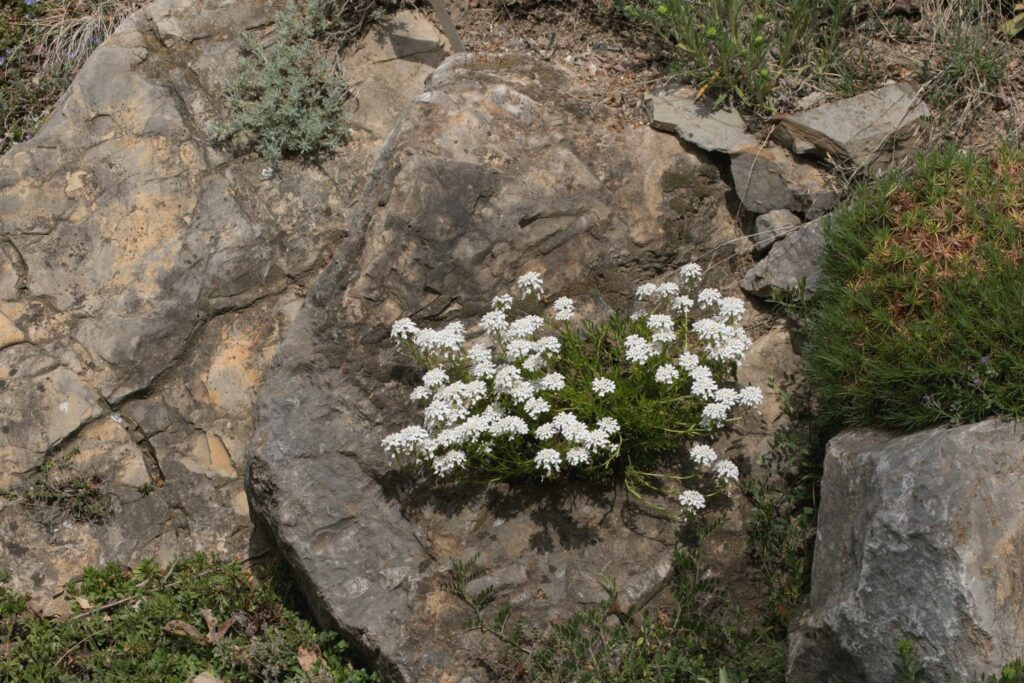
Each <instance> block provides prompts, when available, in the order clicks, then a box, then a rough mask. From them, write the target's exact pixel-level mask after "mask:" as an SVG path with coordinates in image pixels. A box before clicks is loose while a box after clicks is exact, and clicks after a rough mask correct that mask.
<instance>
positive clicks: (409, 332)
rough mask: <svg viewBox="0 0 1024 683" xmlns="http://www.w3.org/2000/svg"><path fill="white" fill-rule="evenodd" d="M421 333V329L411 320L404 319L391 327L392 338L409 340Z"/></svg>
mask: <svg viewBox="0 0 1024 683" xmlns="http://www.w3.org/2000/svg"><path fill="white" fill-rule="evenodd" d="M419 331H420V328H418V327H417V326H416V323H414V322H413V321H412V320H411V319H409V318H402V319H401V320H396V321H395V324H394V325H392V326H391V338H392V339H409V338H410V337H412V336H413V335H415V334H416V333H417V332H419Z"/></svg>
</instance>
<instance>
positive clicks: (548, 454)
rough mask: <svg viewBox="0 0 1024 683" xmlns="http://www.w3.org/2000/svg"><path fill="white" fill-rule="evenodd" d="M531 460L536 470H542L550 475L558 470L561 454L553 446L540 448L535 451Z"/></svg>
mask: <svg viewBox="0 0 1024 683" xmlns="http://www.w3.org/2000/svg"><path fill="white" fill-rule="evenodd" d="M533 462H534V463H535V464H536V466H537V469H538V470H544V472H545V474H547V476H551V474H552V473H553V472H558V471H559V467H560V466H561V464H562V455H561V454H560V453H559V452H558V451H556V450H555V449H554V448H542V449H541V450H540V451H538V452H537V456H536V457H535V458H534V459H533Z"/></svg>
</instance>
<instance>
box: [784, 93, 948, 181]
mask: <svg viewBox="0 0 1024 683" xmlns="http://www.w3.org/2000/svg"><path fill="white" fill-rule="evenodd" d="M930 115H931V112H930V111H929V110H928V106H927V105H926V104H924V102H922V101H921V100H920V98H919V97H918V96H917V90H916V88H915V87H914V86H913V85H912V84H910V83H896V84H892V85H886V86H883V87H881V88H878V89H876V90H871V91H869V92H866V93H861V94H860V95H856V96H854V97H849V98H847V99H843V100H838V101H836V102H831V103H829V104H823V105H821V106H818V107H815V108H814V109H810V110H808V111H802V112H798V113H796V114H789V115H786V116H783V117H781V118H780V120H779V122H778V125H777V126H776V127H775V137H776V138H777V139H778V140H780V141H781V142H782V143H783V144H784V145H786V146H787V147H789V148H790V149H791V150H793V151H794V152H796V153H797V154H810V153H814V154H818V155H820V156H824V157H829V158H831V159H833V160H834V161H835V162H836V163H846V162H849V163H852V164H853V165H854V166H855V167H857V168H862V169H875V168H878V167H881V166H885V165H888V164H891V163H893V162H895V161H898V160H899V159H900V158H902V157H904V156H906V154H907V153H908V152H909V150H910V148H911V147H912V142H911V140H912V138H913V137H914V136H915V134H916V133H917V132H918V131H919V130H920V128H921V126H922V125H923V123H924V120H925V119H926V118H928V117H929V116H930Z"/></svg>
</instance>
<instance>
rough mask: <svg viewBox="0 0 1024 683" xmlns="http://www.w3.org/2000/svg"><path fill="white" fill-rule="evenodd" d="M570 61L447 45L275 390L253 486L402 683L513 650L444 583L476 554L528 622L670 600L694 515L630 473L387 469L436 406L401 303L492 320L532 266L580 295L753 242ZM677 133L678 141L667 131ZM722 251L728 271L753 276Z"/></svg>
mask: <svg viewBox="0 0 1024 683" xmlns="http://www.w3.org/2000/svg"><path fill="white" fill-rule="evenodd" d="M575 92H578V86H577V85H576V84H575V83H574V81H573V80H572V78H571V77H570V76H569V74H568V73H567V72H565V71H562V70H561V69H558V68H557V67H554V66H552V65H550V64H547V63H544V62H540V61H532V60H530V59H528V58H526V57H517V56H495V57H485V56H472V55H461V56H456V57H453V58H450V59H449V60H448V61H446V62H445V63H444V64H443V65H441V66H440V67H439V68H438V70H437V71H436V72H435V74H434V76H433V77H432V79H431V81H430V83H429V85H428V88H427V90H426V91H425V92H424V93H423V94H422V95H421V96H419V97H418V98H416V101H415V103H414V104H413V105H412V107H410V108H409V109H407V110H406V112H405V114H404V115H403V117H402V119H401V120H400V121H399V123H398V124H397V126H396V127H395V129H394V130H393V131H392V133H391V134H390V136H389V138H388V140H389V142H388V144H387V146H386V148H385V149H384V151H383V153H382V155H381V156H380V158H379V160H378V162H377V165H376V167H375V171H374V176H373V179H372V180H371V182H370V184H369V185H368V187H367V189H366V191H365V193H364V195H363V197H362V199H361V201H360V204H359V206H358V207H357V209H356V212H355V214H354V217H353V222H352V224H351V232H350V234H349V237H348V238H346V240H345V241H344V242H343V243H342V244H341V246H340V248H339V250H338V252H337V253H336V254H335V257H334V259H333V261H332V263H331V265H330V266H329V267H328V268H327V270H326V271H325V272H324V273H323V275H322V276H321V277H320V279H319V280H318V282H317V284H316V287H315V289H314V290H313V291H312V292H311V294H310V296H309V297H308V298H307V300H306V303H305V305H304V306H303V309H302V311H301V312H300V313H299V315H298V318H297V319H296V321H295V322H294V323H293V324H292V327H291V328H290V330H289V332H288V334H287V336H286V340H285V342H284V344H283V345H282V347H281V349H280V351H279V352H278V355H277V360H276V362H275V363H276V366H275V369H274V371H273V372H272V373H271V374H270V376H268V378H267V379H266V381H265V383H264V385H263V388H262V391H261V394H260V399H259V418H258V428H257V432H256V435H255V437H254V439H253V442H252V445H251V448H250V454H251V464H250V468H249V475H248V477H249V479H248V491H249V498H250V503H251V507H252V510H253V513H254V516H255V518H256V519H257V520H258V522H259V524H260V525H261V526H262V527H264V528H265V529H266V530H267V532H268V533H269V535H270V536H271V537H272V538H273V540H274V541H275V542H276V544H277V545H278V546H279V547H280V548H281V549H282V551H283V553H284V555H285V556H286V558H287V559H288V561H289V562H290V563H291V565H292V567H293V570H294V573H295V574H296V576H297V577H298V579H299V585H300V586H302V587H303V590H304V592H305V594H306V595H307V597H308V598H309V600H310V602H311V604H312V607H313V610H314V612H315V613H316V614H317V615H318V617H319V618H320V619H321V620H323V621H324V622H326V623H330V624H333V625H335V626H337V627H339V628H340V629H341V632H342V633H343V634H344V635H345V636H346V637H347V638H349V639H350V640H351V641H352V642H353V643H354V645H355V646H356V647H357V648H358V650H359V652H360V653H361V654H362V655H364V656H365V657H367V659H368V660H369V661H371V662H372V663H373V665H374V668H375V669H376V670H378V671H380V672H381V674H382V675H383V677H384V678H385V680H388V681H409V682H412V681H417V682H418V681H435V680H441V681H449V680H450V681H460V680H463V681H470V680H488V678H489V677H488V674H487V673H486V671H483V670H482V669H481V668H480V665H479V663H478V662H479V658H480V657H481V656H482V655H485V654H487V653H491V654H493V652H494V650H495V648H498V647H501V646H500V644H499V643H497V642H495V641H493V640H491V639H489V637H485V636H482V635H480V634H479V633H475V632H469V633H467V632H466V630H465V628H464V626H465V621H466V618H467V616H468V615H467V612H466V608H465V606H464V605H462V604H461V603H460V602H459V601H458V600H456V599H455V598H454V597H453V596H451V595H449V594H448V593H447V592H446V591H445V590H444V587H443V586H444V582H445V581H446V580H448V579H449V578H450V576H449V574H448V568H449V565H450V562H451V561H452V560H463V561H464V560H467V559H469V558H471V557H473V556H474V555H476V556H478V557H479V566H480V567H481V568H483V569H484V570H485V571H486V574H485V575H484V576H483V577H482V578H480V579H478V580H477V581H476V582H475V583H474V584H473V587H474V588H479V589H484V588H487V587H493V588H495V589H496V590H497V591H498V598H499V600H509V601H510V602H511V603H512V605H513V611H514V615H515V616H516V617H517V618H518V617H521V618H523V619H524V620H525V622H526V623H528V624H534V625H537V626H538V627H539V628H543V625H545V624H546V623H548V622H549V621H558V620H564V619H566V618H567V617H568V616H569V615H571V614H573V613H575V612H576V611H577V610H579V609H580V608H581V607H583V606H586V605H593V604H595V603H597V602H599V601H601V600H602V599H604V598H605V597H606V596H607V593H606V591H605V590H604V588H603V587H602V582H603V581H605V580H607V579H611V580H614V581H615V582H616V584H617V586H618V588H619V595H620V600H621V605H622V606H628V605H642V604H644V603H645V602H646V601H647V600H649V599H651V597H652V596H653V595H654V593H655V592H656V591H657V590H658V589H659V587H660V586H661V585H662V582H663V581H664V580H665V577H666V575H667V574H668V572H669V571H670V567H671V562H670V557H671V548H672V545H673V540H674V534H675V525H674V524H671V523H667V522H664V521H661V520H657V519H652V518H650V517H647V516H645V515H643V514H640V513H639V512H638V511H636V510H634V509H632V508H631V507H630V506H628V505H626V503H625V494H624V492H623V491H622V490H620V489H616V488H578V487H573V486H566V485H564V484H559V485H552V486H541V485H536V484H534V485H532V486H528V487H522V488H509V487H501V486H494V487H487V488H479V487H471V486H464V487H458V486H448V487H444V486H438V485H436V484H432V483H431V482H417V481H414V480H412V479H411V478H409V477H408V475H400V474H397V473H396V472H394V471H393V470H392V469H391V465H390V463H389V461H388V458H387V457H386V456H385V455H384V453H383V451H382V449H381V446H380V440H381V438H382V437H384V436H385V435H387V434H388V433H389V432H391V431H394V430H395V429H397V428H399V427H400V426H402V425H403V424H408V423H409V422H411V421H413V420H414V419H416V413H415V412H414V409H413V406H411V405H410V402H409V400H408V395H409V392H410V391H411V390H412V389H413V388H414V386H415V381H416V376H417V373H416V370H415V368H414V367H412V366H411V364H410V362H409V361H408V359H406V358H404V357H402V356H401V355H400V354H398V353H397V352H396V350H395V349H394V345H393V344H392V343H391V341H390V340H389V339H388V332H389V329H390V326H391V324H392V322H393V321H394V320H396V319H397V318H400V317H403V316H405V315H408V314H410V313H411V314H412V315H413V317H414V318H415V319H417V320H418V321H419V322H420V323H422V324H427V325H440V324H443V323H444V321H447V320H454V319H463V318H467V317H471V318H472V317H476V316H479V315H480V314H482V313H484V312H486V311H487V310H488V309H489V307H490V301H491V297H493V296H494V295H495V294H496V293H499V292H501V291H506V290H507V289H508V287H509V286H510V285H511V284H512V282H513V281H514V280H515V278H516V277H517V276H518V275H520V274H521V273H523V272H525V271H528V270H537V271H540V272H542V273H545V275H546V280H547V284H548V285H549V287H550V290H551V291H553V292H559V293H566V294H569V295H571V296H575V297H578V298H579V299H580V302H581V306H592V307H594V308H596V309H597V310H607V307H608V305H609V304H610V303H611V304H615V305H622V304H624V303H625V302H626V301H628V300H629V299H630V297H631V295H632V293H633V291H634V290H635V287H636V283H637V282H638V281H643V280H647V279H649V278H650V277H651V276H653V275H655V274H659V273H664V272H666V271H667V270H669V269H671V268H672V267H674V266H676V265H680V264H682V263H685V262H686V261H687V260H689V259H690V258H692V257H694V256H695V255H696V254H697V253H700V252H702V251H704V250H705V249H706V248H707V245H709V244H716V243H718V241H719V240H721V241H723V242H724V241H726V240H735V239H737V238H739V237H741V235H740V234H739V232H738V229H737V228H736V226H735V223H734V222H733V221H732V219H731V218H730V216H729V212H728V207H727V203H726V196H727V194H728V187H727V186H726V185H725V184H724V183H723V182H722V181H721V179H720V178H719V176H718V173H717V170H716V169H715V168H714V167H713V166H710V165H709V164H706V163H704V162H701V161H700V160H699V159H697V158H696V157H695V156H693V155H691V154H689V153H687V152H686V151H685V150H684V149H683V148H682V145H681V144H680V143H678V141H672V140H671V139H670V138H666V136H664V135H662V134H660V133H657V132H655V131H652V130H650V129H647V128H644V129H634V130H628V131H615V130H612V127H610V126H605V125H602V120H601V119H599V118H597V117H596V116H595V115H593V114H592V113H590V112H589V111H588V110H587V108H586V106H585V105H584V104H581V102H579V101H576V100H575V98H574V93H575ZM667 140H669V141H671V144H666V141H667ZM723 260H724V261H725V262H726V263H725V264H724V265H722V266H719V267H718V268H716V269H715V270H714V271H713V275H712V279H713V281H714V278H718V280H717V282H716V284H725V283H727V282H732V283H735V281H736V279H738V278H737V276H738V273H737V272H736V270H735V267H734V266H731V265H729V263H728V262H729V259H723Z"/></svg>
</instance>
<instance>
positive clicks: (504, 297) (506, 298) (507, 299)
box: [491, 294, 512, 311]
mask: <svg viewBox="0 0 1024 683" xmlns="http://www.w3.org/2000/svg"><path fill="white" fill-rule="evenodd" d="M491 308H493V309H494V310H496V311H507V310H508V309H510V308H512V295H511V294H499V295H498V296H496V297H494V298H493V299H491Z"/></svg>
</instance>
